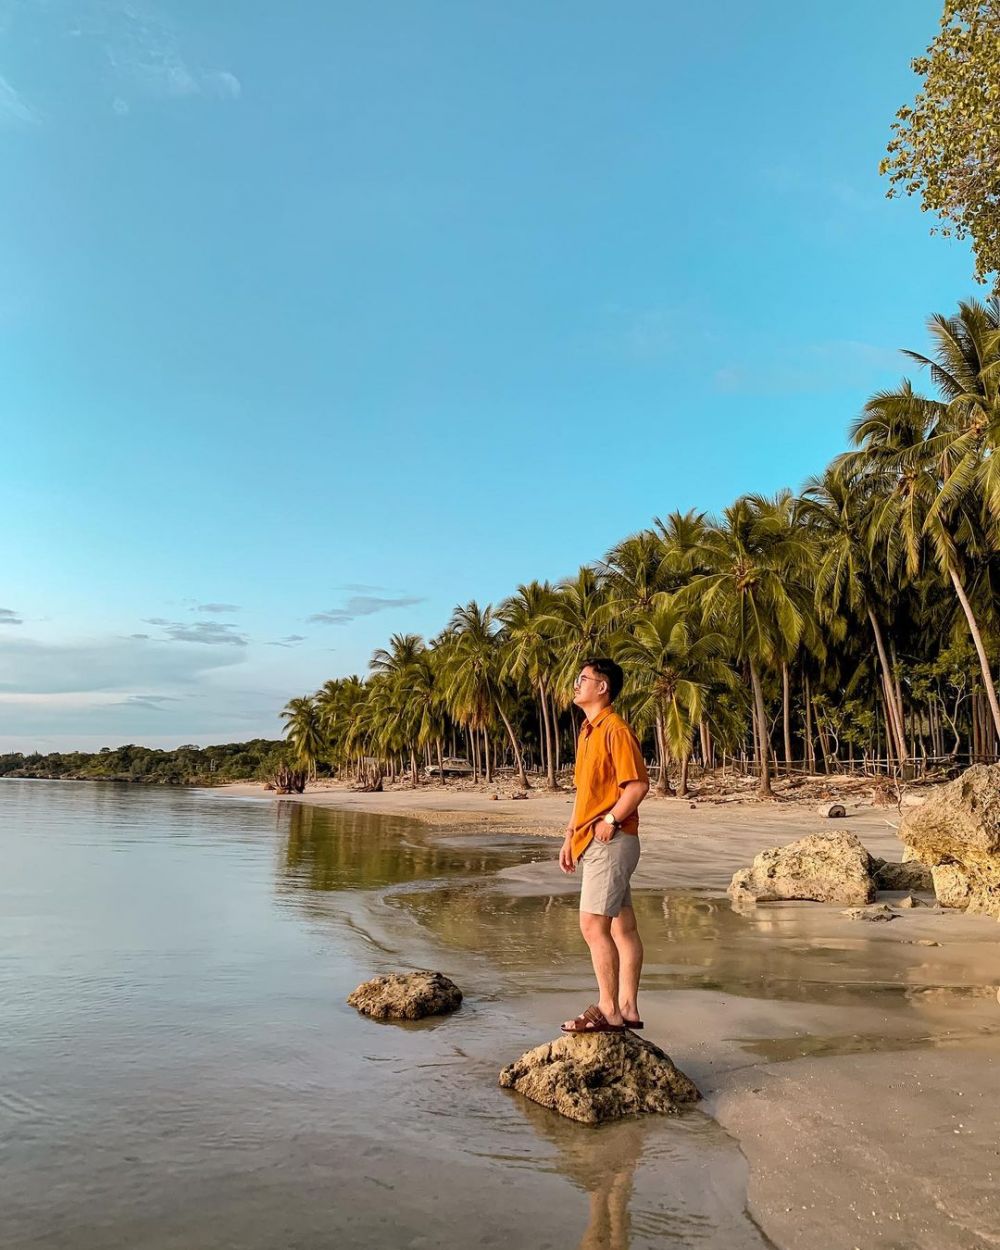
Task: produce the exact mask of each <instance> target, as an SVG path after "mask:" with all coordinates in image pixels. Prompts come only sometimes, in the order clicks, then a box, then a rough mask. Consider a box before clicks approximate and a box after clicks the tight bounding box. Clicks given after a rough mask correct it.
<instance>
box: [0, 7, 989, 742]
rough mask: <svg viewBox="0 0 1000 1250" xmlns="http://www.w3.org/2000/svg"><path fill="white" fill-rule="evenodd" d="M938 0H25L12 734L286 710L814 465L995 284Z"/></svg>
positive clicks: (2, 43) (2, 46)
mask: <svg viewBox="0 0 1000 1250" xmlns="http://www.w3.org/2000/svg"><path fill="white" fill-rule="evenodd" d="M939 12H940V0H885V2H884V3H882V4H880V5H877V6H873V5H871V4H869V3H865V2H863V0H844V2H842V3H840V4H838V5H836V6H819V5H802V4H800V3H792V2H791V0H788V2H785V0H770V2H769V3H767V4H763V5H748V4H746V3H745V0H721V2H718V3H715V4H712V5H701V6H692V5H689V4H681V3H675V2H674V0H656V2H655V3H626V4H624V5H614V6H610V5H606V4H595V3H591V2H590V0H578V2H577V3H575V4H573V5H570V4H567V3H544V2H543V3H541V4H539V3H532V4H527V3H519V2H514V3H511V2H510V0H504V3H468V2H466V0H450V2H442V0H402V2H399V3H390V2H385V3H369V4H361V3H353V4H344V3H339V2H338V0H322V2H319V0H300V2H299V3H297V4H295V5H293V6H285V5H275V4H270V3H263V0H238V2H237V0H213V3H211V4H205V3H204V0H198V2H195V0H186V2H183V3H182V2H181V0H165V2H163V3H155V4H154V3H148V4H147V3H145V0H0V152H2V156H3V168H4V179H3V182H4V191H3V194H2V196H0V270H2V282H0V370H2V377H3V380H4V382H3V387H2V391H0V405H2V413H3V431H4V434H3V438H4V446H3V451H4V454H3V456H2V458H0V498H2V499H3V501H4V504H5V507H4V512H5V517H6V531H7V542H6V544H5V551H4V560H3V573H2V580H0V587H2V589H0V607H2V609H3V611H2V612H0V748H17V749H30V748H34V747H38V748H41V749H64V748H67V747H72V746H78V747H81V748H96V747H99V746H102V745H117V744H119V743H122V742H131V741H134V742H146V743H149V744H153V745H164V746H166V745H174V744H177V743H180V742H191V741H194V742H200V743H207V742H213V741H228V740H238V739H245V738H248V737H251V736H255V735H258V734H263V735H269V736H270V735H276V734H277V733H278V729H279V721H278V716H277V714H278V711H279V710H280V708H281V706H282V705H283V703H284V702H285V701H286V699H287V698H289V697H290V696H291V695H294V694H299V693H304V692H306V691H309V690H312V689H315V688H316V687H317V686H319V685H320V684H321V683H322V682H323V681H324V680H325V679H326V678H327V677H332V676H338V675H344V674H347V673H351V672H363V671H364V669H365V666H366V664H367V659H368V656H369V654H370V652H371V650H372V649H373V648H374V647H375V646H378V645H380V644H381V643H382V642H383V641H384V640H385V639H386V638H387V637H388V635H389V634H390V633H391V632H393V631H396V630H407V631H408V630H415V631H418V632H423V633H425V634H433V633H435V632H437V630H438V629H440V628H441V626H442V625H443V624H444V623H445V622H446V621H447V618H448V616H449V615H450V612H451V609H452V607H453V605H454V604H455V603H457V602H460V601H461V602H464V601H466V600H468V599H470V598H477V599H479V600H480V601H491V600H496V599H499V598H502V597H503V596H504V595H505V594H507V593H509V592H510V591H511V590H512V589H513V588H514V587H515V586H516V585H517V583H518V582H520V581H524V580H530V579H531V578H533V577H538V578H550V579H558V578H560V577H562V576H566V575H568V574H571V573H573V572H574V571H575V569H576V568H577V567H578V566H579V565H580V564H581V563H583V562H586V561H589V560H592V559H594V558H596V557H599V556H600V555H602V554H603V552H604V551H605V550H606V549H607V547H608V546H609V545H611V544H612V543H613V542H614V541H615V540H617V539H618V538H620V537H623V536H624V535H626V534H628V533H630V532H633V531H635V530H636V529H638V528H640V527H641V526H643V525H645V524H647V523H648V522H649V520H650V518H651V517H652V516H654V515H662V514H664V513H666V512H668V511H670V510H672V509H674V508H681V509H686V508H690V507H698V508H703V509H707V510H713V509H718V508H721V507H723V506H724V505H725V504H727V503H728V502H730V500H731V499H732V498H733V497H735V496H736V495H738V494H739V493H740V492H742V491H745V490H759V491H767V492H770V491H773V490H775V489H777V488H779V487H781V486H785V485H789V486H792V487H797V486H798V485H799V484H800V483H801V482H802V480H803V479H804V478H805V477H806V476H807V475H808V474H810V473H811V472H814V471H817V470H819V469H821V468H822V467H823V465H824V464H825V463H826V461H827V460H828V459H829V458H830V457H831V456H832V455H833V454H835V453H836V452H837V451H838V450H840V449H841V448H842V447H843V445H844V432H845V429H846V427H847V424H848V422H849V420H850V419H851V417H852V416H853V415H854V414H855V413H856V411H857V410H858V408H859V407H860V405H861V404H862V403H863V401H864V399H865V398H866V397H867V395H868V394H869V393H870V392H871V391H872V390H874V389H876V388H877V387H879V386H882V385H887V384H891V383H893V382H894V381H896V380H897V379H898V378H899V377H900V376H901V375H902V373H903V372H904V369H905V365H904V362H903V360H902V358H901V357H899V355H898V354H897V349H898V348H899V347H903V346H921V345H922V344H924V342H925V334H924V321H925V319H926V317H927V315H928V314H929V313H931V312H933V311H939V310H940V311H950V310H952V309H953V308H954V306H955V305H956V303H957V301H958V300H959V299H960V298H964V297H966V296H968V295H970V294H973V293H974V291H975V288H974V284H973V282H972V278H971V273H972V266H971V262H970V258H969V253H968V250H967V248H966V247H965V246H964V245H961V244H956V243H954V242H950V241H947V240H942V239H940V238H931V237H930V236H929V234H928V227H929V225H930V224H931V222H930V220H929V219H928V218H927V217H925V216H922V215H921V214H920V213H919V211H918V209H917V206H916V205H915V204H912V203H900V202H888V201H886V200H885V199H884V191H885V187H884V184H883V183H882V181H881V180H880V179H879V177H878V174H877V164H878V161H879V158H880V156H881V154H882V151H883V149H884V146H885V141H886V138H887V135H888V127H889V124H890V122H891V119H892V116H893V114H894V112H895V109H896V108H897V107H898V106H899V105H900V104H902V103H903V102H904V101H906V100H908V99H909V98H911V96H912V94H913V91H914V88H915V83H916V80H915V79H914V77H913V75H912V73H911V71H910V70H909V60H910V58H911V57H912V56H913V55H916V54H918V53H919V52H920V51H921V50H922V49H923V48H924V47H925V46H926V44H927V43H928V42H929V40H930V39H931V37H932V36H933V34H934V31H935V29H936V24H937V20H938V16H939Z"/></svg>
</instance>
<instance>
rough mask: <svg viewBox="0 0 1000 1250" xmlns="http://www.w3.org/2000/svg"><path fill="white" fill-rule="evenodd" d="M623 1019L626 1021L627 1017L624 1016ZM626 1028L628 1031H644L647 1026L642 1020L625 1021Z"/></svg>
mask: <svg viewBox="0 0 1000 1250" xmlns="http://www.w3.org/2000/svg"><path fill="white" fill-rule="evenodd" d="M622 1019H623V1020H625V1017H624V1016H622ZM625 1027H626V1028H627V1029H644V1028H645V1027H646V1026H645V1025H644V1024H643V1022H642V1021H641V1020H625Z"/></svg>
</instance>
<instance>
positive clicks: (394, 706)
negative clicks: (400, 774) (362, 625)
mask: <svg viewBox="0 0 1000 1250" xmlns="http://www.w3.org/2000/svg"><path fill="white" fill-rule="evenodd" d="M425 650H426V647H425V645H424V640H423V639H422V638H421V637H420V635H419V634H393V635H392V637H391V638H390V639H389V649H388V650H386V649H385V648H384V647H379V648H378V649H377V650H376V651H375V652H374V653H373V654H372V658H371V661H370V662H369V668H370V669H371V671H372V672H373V673H374V674H375V675H376V676H377V677H381V678H383V679H384V680H383V684H382V687H381V689H382V690H383V691H384V699H383V708H384V711H385V723H384V728H385V729H386V730H388V731H389V732H390V733H392V734H394V735H395V736H396V737H398V738H400V739H401V740H402V742H403V744H404V748H405V749H406V750H407V751H408V752H409V756H410V780H411V783H412V785H413V788H414V789H416V788H417V786H418V784H419V781H420V778H419V774H418V769H417V748H418V746H422V745H423V744H422V743H421V742H420V741H419V739H420V737H421V730H420V726H421V723H422V721H423V709H422V708H421V706H420V704H419V702H418V700H417V698H416V697H415V692H414V690H413V686H414V684H415V681H416V679H417V676H418V672H419V675H420V677H421V679H423V678H425V677H427V676H428V675H429V671H430V670H429V669H423V670H421V669H419V664H420V659H421V657H422V656H423V654H424V651H425Z"/></svg>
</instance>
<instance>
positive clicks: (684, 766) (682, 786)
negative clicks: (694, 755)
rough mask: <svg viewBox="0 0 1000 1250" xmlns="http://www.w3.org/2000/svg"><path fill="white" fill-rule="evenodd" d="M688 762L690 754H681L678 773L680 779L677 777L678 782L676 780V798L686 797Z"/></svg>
mask: <svg viewBox="0 0 1000 1250" xmlns="http://www.w3.org/2000/svg"><path fill="white" fill-rule="evenodd" d="M690 762H691V756H690V755H687V754H685V755H683V756H682V757H681V775H680V779H679V780H678V782H677V797H678V798H680V799H686V798H687V793H688V764H689V763H690Z"/></svg>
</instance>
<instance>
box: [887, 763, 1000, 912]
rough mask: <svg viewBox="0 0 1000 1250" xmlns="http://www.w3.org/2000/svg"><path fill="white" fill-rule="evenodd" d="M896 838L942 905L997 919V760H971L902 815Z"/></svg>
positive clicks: (999, 855)
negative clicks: (927, 876)
mask: <svg viewBox="0 0 1000 1250" xmlns="http://www.w3.org/2000/svg"><path fill="white" fill-rule="evenodd" d="M899 836H900V838H901V839H902V841H903V843H904V844H905V845H906V846H907V847H908V848H909V849H910V850H911V851H912V852H913V854H914V856H915V858H916V859H917V860H919V861H920V863H922V864H925V865H926V866H927V867H929V868H930V869H931V873H932V876H933V879H934V892H935V893H936V894H937V896H938V902H940V903H941V905H942V906H943V907H966V908H968V910H969V911H974V912H984V913H986V914H987V915H991V916H996V917H997V918H1000V764H974V765H973V766H972V767H971V768H969V769H966V771H965V772H964V773H962V775H961V776H960V777H957V778H956V779H955V780H954V781H950V782H948V784H947V785H944V786H941V787H940V788H939V789H937V790H935V791H934V792H933V793H931V794H930V795H929V796H928V798H927V799H926V801H925V802H924V803H922V804H921V805H920V807H915V808H911V809H910V810H908V811H907V812H905V813H904V815H903V819H902V822H901V824H900V826H899Z"/></svg>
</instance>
